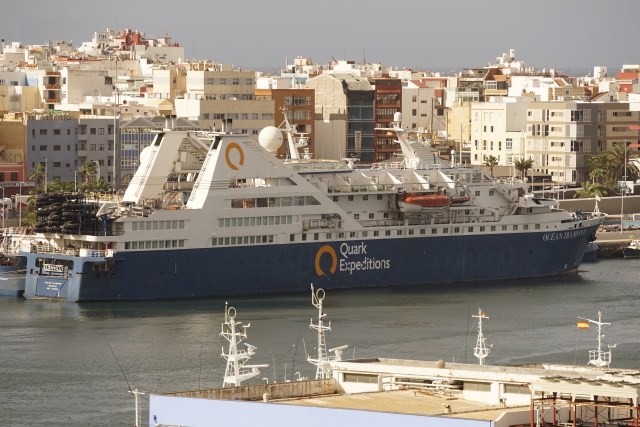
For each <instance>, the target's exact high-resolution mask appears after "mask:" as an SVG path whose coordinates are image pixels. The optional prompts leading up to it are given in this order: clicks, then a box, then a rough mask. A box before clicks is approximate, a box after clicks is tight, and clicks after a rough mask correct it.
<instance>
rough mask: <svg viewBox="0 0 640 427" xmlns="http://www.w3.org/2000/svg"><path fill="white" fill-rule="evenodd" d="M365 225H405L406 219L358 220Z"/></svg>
mask: <svg viewBox="0 0 640 427" xmlns="http://www.w3.org/2000/svg"><path fill="white" fill-rule="evenodd" d="M358 223H359V224H360V225H361V226H363V227H398V226H402V225H404V221H402V220H397V219H380V220H375V219H366V220H362V221H358Z"/></svg>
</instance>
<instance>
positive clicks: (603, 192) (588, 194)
mask: <svg viewBox="0 0 640 427" xmlns="http://www.w3.org/2000/svg"><path fill="white" fill-rule="evenodd" d="M608 195H609V190H608V189H607V187H605V186H604V185H602V184H594V183H591V182H589V181H585V182H583V183H582V188H581V189H580V190H577V191H576V194H574V195H573V198H574V199H588V198H592V197H595V196H600V197H606V196H608Z"/></svg>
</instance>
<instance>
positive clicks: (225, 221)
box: [218, 215, 293, 227]
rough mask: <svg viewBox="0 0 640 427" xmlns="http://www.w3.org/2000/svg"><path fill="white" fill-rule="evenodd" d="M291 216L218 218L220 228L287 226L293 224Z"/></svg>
mask: <svg viewBox="0 0 640 427" xmlns="http://www.w3.org/2000/svg"><path fill="white" fill-rule="evenodd" d="M292 222H293V217H292V216H291V215H280V216H257V217H247V218H218V227H254V226H260V225H285V224H291V223H292Z"/></svg>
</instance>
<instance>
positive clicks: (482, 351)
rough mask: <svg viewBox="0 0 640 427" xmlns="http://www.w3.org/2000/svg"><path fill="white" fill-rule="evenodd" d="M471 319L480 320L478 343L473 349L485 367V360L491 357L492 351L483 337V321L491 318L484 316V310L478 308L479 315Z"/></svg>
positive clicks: (479, 362) (479, 361)
mask: <svg viewBox="0 0 640 427" xmlns="http://www.w3.org/2000/svg"><path fill="white" fill-rule="evenodd" d="M471 317H477V318H478V340H477V341H476V346H475V347H474V349H473V355H474V356H475V357H477V358H478V364H479V365H484V359H485V358H486V357H487V356H488V355H489V353H490V352H491V350H490V349H488V348H487V346H486V344H485V343H484V335H482V319H488V318H489V316H487V315H486V314H484V313H483V312H482V309H481V308H480V307H478V315H477V316H471Z"/></svg>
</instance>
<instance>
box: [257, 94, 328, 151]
mask: <svg viewBox="0 0 640 427" xmlns="http://www.w3.org/2000/svg"><path fill="white" fill-rule="evenodd" d="M255 94H256V100H257V101H261V100H265V101H273V104H274V124H275V125H276V126H277V125H280V124H281V123H283V122H284V117H285V115H286V116H287V120H288V121H289V124H290V125H293V126H295V127H296V129H297V132H298V133H300V134H303V135H302V137H304V138H308V140H307V143H308V144H309V145H308V146H307V147H306V148H307V149H308V151H309V153H311V154H314V153H315V147H314V141H315V126H314V122H315V92H314V91H313V90H312V89H290V88H289V89H258V88H257V89H256V90H255ZM299 152H301V153H302V152H303V150H299ZM276 155H277V156H278V157H287V156H288V155H289V148H288V147H287V146H285V144H283V145H282V146H281V147H280V148H279V149H278V151H277V153H276Z"/></svg>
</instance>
